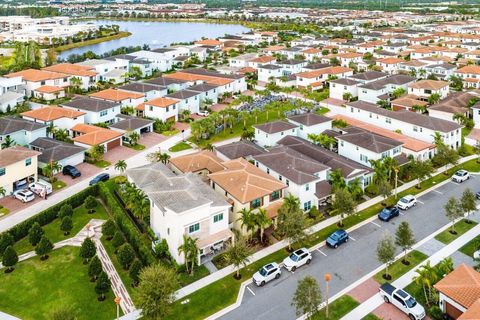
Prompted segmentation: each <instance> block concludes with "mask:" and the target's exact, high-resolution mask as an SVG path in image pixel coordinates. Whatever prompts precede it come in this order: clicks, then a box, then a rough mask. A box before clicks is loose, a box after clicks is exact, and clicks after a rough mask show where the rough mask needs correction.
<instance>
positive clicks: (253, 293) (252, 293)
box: [247, 287, 255, 296]
mask: <svg viewBox="0 0 480 320" xmlns="http://www.w3.org/2000/svg"><path fill="white" fill-rule="evenodd" d="M247 289H248V291H250V293H251V294H253V296H255V292H253V291H252V289H250V288H249V287H247Z"/></svg>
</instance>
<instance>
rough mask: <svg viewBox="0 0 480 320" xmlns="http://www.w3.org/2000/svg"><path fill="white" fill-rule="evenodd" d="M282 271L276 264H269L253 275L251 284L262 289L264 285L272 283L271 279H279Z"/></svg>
mask: <svg viewBox="0 0 480 320" xmlns="http://www.w3.org/2000/svg"><path fill="white" fill-rule="evenodd" d="M281 274H282V271H281V270H280V266H279V265H278V263H276V262H272V263H269V264H267V265H264V266H263V267H261V268H260V270H258V271H257V272H255V274H254V275H253V283H255V284H256V285H257V286H259V287H263V286H264V285H265V283H267V282H270V281H272V280H273V279H278V278H280V276H281Z"/></svg>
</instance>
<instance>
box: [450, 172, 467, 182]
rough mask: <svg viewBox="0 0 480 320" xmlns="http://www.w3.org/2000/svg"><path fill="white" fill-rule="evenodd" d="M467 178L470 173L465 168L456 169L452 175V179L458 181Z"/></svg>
mask: <svg viewBox="0 0 480 320" xmlns="http://www.w3.org/2000/svg"><path fill="white" fill-rule="evenodd" d="M468 179H470V173H468V171H467V170H458V171H457V172H455V173H454V174H453V176H452V181H454V182H458V183H462V182H463V181H466V180H468Z"/></svg>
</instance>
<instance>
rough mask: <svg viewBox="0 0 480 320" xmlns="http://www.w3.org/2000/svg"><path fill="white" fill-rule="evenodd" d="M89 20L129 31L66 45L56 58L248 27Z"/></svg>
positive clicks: (217, 34) (216, 34)
mask: <svg viewBox="0 0 480 320" xmlns="http://www.w3.org/2000/svg"><path fill="white" fill-rule="evenodd" d="M89 23H93V24H96V25H112V24H116V25H119V26H120V30H121V31H129V32H130V33H132V35H131V36H129V37H125V38H121V39H116V40H111V41H106V42H102V43H98V44H93V45H89V46H84V47H81V48H74V49H70V50H67V51H64V52H62V53H61V54H59V58H62V59H66V58H67V57H68V56H69V55H71V54H82V53H84V52H87V51H93V52H95V53H96V54H103V53H105V52H107V51H110V50H113V49H116V48H119V47H123V46H125V47H128V46H138V45H140V46H141V45H144V44H148V45H149V46H150V48H151V49H155V48H160V47H164V46H168V45H170V44H171V43H173V42H190V41H194V40H199V39H200V38H202V37H206V38H217V37H220V36H223V35H225V34H237V33H242V32H247V31H249V29H248V28H245V27H244V26H241V25H236V24H214V23H201V22H153V21H152V22H142V21H116V20H96V21H90V22H89Z"/></svg>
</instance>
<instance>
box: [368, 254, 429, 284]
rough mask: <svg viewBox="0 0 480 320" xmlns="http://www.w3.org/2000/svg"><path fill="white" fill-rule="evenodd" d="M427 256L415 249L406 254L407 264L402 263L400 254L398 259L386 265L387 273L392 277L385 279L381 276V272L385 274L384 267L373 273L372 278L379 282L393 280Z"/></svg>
mask: <svg viewBox="0 0 480 320" xmlns="http://www.w3.org/2000/svg"><path fill="white" fill-rule="evenodd" d="M427 258H428V256H427V255H426V254H423V253H422V252H420V251H417V250H413V251H412V252H410V254H409V255H408V262H410V263H409V264H408V265H405V264H403V263H402V260H403V256H402V257H401V258H400V259H398V260H397V261H395V262H394V263H392V264H391V265H390V266H389V267H388V274H390V276H392V279H390V280H388V281H387V280H385V279H384V278H383V274H385V269H382V270H381V271H380V272H378V273H377V274H376V275H374V276H373V279H375V281H377V282H378V283H380V284H384V283H385V282H391V281H395V280H397V279H398V278H400V277H401V276H403V275H404V274H405V273H407V272H408V271H410V270H412V269H413V268H414V267H415V266H417V265H418V264H419V263H421V262H422V261H424V260H425V259H427Z"/></svg>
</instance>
